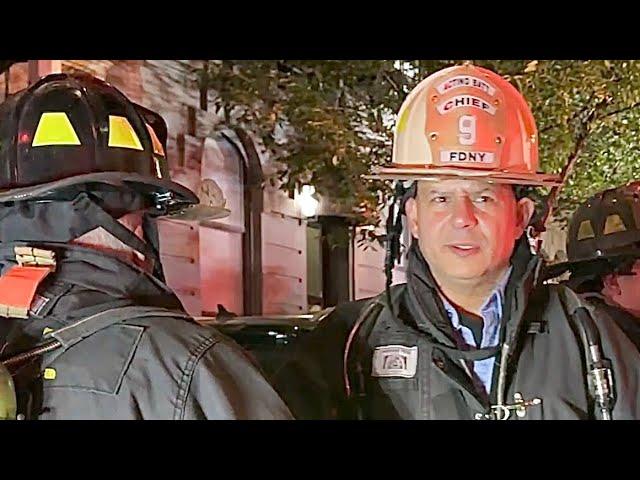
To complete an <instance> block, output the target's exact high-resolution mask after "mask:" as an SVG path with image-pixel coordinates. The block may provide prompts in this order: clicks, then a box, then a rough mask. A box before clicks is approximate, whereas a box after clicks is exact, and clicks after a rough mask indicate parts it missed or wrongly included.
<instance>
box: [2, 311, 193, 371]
mask: <svg viewBox="0 0 640 480" xmlns="http://www.w3.org/2000/svg"><path fill="white" fill-rule="evenodd" d="M145 317H173V318H184V319H189V320H192V318H191V317H190V316H189V315H187V314H186V313H184V312H180V311H176V310H168V309H165V308H160V307H141V306H124V307H115V308H110V309H107V310H103V311H102V312H98V313H95V314H93V315H90V316H88V317H85V318H82V319H81V320H78V321H77V322H74V323H72V324H71V325H67V326H65V327H62V328H60V329H58V330H54V331H53V332H49V333H47V334H46V335H45V336H44V339H45V342H44V343H43V344H40V345H37V346H36V347H34V348H32V349H30V350H28V351H26V352H21V353H17V354H14V355H12V356H10V357H8V358H2V359H0V362H1V363H3V364H5V365H14V364H20V363H21V362H23V361H24V360H27V359H30V358H33V357H36V356H39V355H41V354H43V353H47V352H50V351H53V350H58V349H60V348H62V351H63V352H64V351H66V350H67V349H68V348H70V347H72V346H73V345H75V344H77V343H78V342H80V341H82V340H83V339H85V338H87V337H89V336H91V335H93V334H94V333H96V332H99V331H100V330H103V329H105V328H107V327H110V326H111V325H115V324H116V323H120V322H123V321H125V320H132V319H135V318H145Z"/></svg>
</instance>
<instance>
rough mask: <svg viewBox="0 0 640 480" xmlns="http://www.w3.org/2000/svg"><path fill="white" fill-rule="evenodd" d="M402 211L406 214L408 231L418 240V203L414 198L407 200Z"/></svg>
mask: <svg viewBox="0 0 640 480" xmlns="http://www.w3.org/2000/svg"><path fill="white" fill-rule="evenodd" d="M404 211H405V213H406V214H407V220H408V224H409V231H410V232H411V235H413V237H414V238H418V202H417V201H416V199H415V198H413V197H412V198H409V199H408V200H407V202H406V203H405V205H404Z"/></svg>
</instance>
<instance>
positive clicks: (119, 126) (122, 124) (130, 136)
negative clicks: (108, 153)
mask: <svg viewBox="0 0 640 480" xmlns="http://www.w3.org/2000/svg"><path fill="white" fill-rule="evenodd" d="M108 145H109V146H110V147H121V148H131V149H133V150H144V148H142V144H141V143H140V139H139V138H138V135H136V132H135V130H134V129H133V127H132V126H131V124H130V123H129V120H127V119H126V118H125V117H119V116H117V115H109V143H108Z"/></svg>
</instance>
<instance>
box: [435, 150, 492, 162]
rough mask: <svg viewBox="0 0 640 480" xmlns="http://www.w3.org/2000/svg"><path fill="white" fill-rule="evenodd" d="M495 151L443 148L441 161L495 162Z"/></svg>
mask: <svg viewBox="0 0 640 480" xmlns="http://www.w3.org/2000/svg"><path fill="white" fill-rule="evenodd" d="M493 160H494V154H493V152H465V151H461V150H443V151H441V152H440V163H484V164H490V163H493Z"/></svg>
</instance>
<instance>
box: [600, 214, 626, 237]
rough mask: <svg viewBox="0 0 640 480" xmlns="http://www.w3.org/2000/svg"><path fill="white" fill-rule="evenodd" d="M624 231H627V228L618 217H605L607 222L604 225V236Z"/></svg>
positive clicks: (615, 215)
mask: <svg viewBox="0 0 640 480" xmlns="http://www.w3.org/2000/svg"><path fill="white" fill-rule="evenodd" d="M626 231H627V227H626V226H625V224H624V222H623V221H622V219H621V218H620V215H617V214H614V215H609V216H608V217H607V221H606V223H605V225H604V234H605V235H610V234H612V233H618V232H626Z"/></svg>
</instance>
